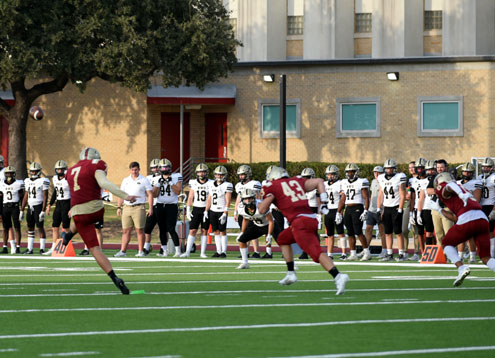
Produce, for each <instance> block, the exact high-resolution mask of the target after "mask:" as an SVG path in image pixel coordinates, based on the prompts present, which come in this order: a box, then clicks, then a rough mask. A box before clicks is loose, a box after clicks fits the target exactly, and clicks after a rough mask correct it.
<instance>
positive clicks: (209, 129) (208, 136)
mask: <svg viewBox="0 0 495 358" xmlns="http://www.w3.org/2000/svg"><path fill="white" fill-rule="evenodd" d="M205 157H206V161H207V162H220V163H226V162H227V113H206V114H205Z"/></svg>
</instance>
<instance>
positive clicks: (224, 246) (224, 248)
mask: <svg viewBox="0 0 495 358" xmlns="http://www.w3.org/2000/svg"><path fill="white" fill-rule="evenodd" d="M228 242H229V241H228V237H227V235H224V236H222V252H224V253H227V245H228Z"/></svg>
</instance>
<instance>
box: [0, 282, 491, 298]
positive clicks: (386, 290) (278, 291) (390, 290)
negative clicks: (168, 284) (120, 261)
mask: <svg viewBox="0 0 495 358" xmlns="http://www.w3.org/2000/svg"><path fill="white" fill-rule="evenodd" d="M108 285H111V283H108ZM451 290H456V291H462V290H469V291H472V290H495V287H430V288H429V287H422V288H415V287H411V288H373V289H369V288H361V289H346V292H368V293H369V292H400V291H404V292H406V291H451ZM328 292H335V289H325V290H288V289H279V290H235V291H174V292H147V293H146V294H148V295H211V294H216V295H221V294H227V295H231V294H242V293H256V294H260V293H278V294H281V293H283V294H285V293H328ZM112 295H120V293H119V292H117V291H111V292H110V291H109V292H94V293H53V294H40V293H33V294H25V295H20V294H12V295H8V294H5V295H0V297H10V298H11V297H17V298H24V297H75V296H112Z"/></svg>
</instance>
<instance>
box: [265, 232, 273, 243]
mask: <svg viewBox="0 0 495 358" xmlns="http://www.w3.org/2000/svg"><path fill="white" fill-rule="evenodd" d="M266 244H267V245H271V244H272V235H270V234H268V235H266Z"/></svg>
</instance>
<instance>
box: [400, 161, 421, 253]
mask: <svg viewBox="0 0 495 358" xmlns="http://www.w3.org/2000/svg"><path fill="white" fill-rule="evenodd" d="M407 169H408V172H409V175H410V177H409V178H407V182H406V183H407V184H406V200H405V201H404V212H403V213H402V236H403V237H404V257H405V259H406V260H409V253H408V249H409V231H410V230H409V228H411V229H412V225H410V220H409V219H410V216H411V211H410V206H411V204H410V202H411V190H412V189H411V184H412V183H413V182H414V181H415V180H416V177H417V174H416V162H415V161H411V162H409V164H408V167H407ZM413 243H414V233H413Z"/></svg>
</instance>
